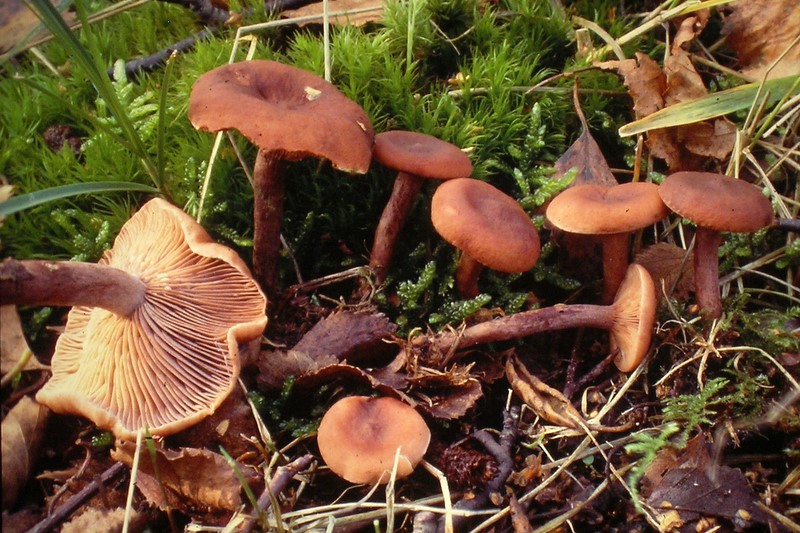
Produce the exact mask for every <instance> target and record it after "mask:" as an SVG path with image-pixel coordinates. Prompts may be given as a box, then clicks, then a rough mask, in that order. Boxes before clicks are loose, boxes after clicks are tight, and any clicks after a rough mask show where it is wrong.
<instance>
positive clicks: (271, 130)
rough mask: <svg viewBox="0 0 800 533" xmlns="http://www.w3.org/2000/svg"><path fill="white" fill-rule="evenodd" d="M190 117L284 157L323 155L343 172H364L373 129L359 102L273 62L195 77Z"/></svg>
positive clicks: (207, 127)
mask: <svg viewBox="0 0 800 533" xmlns="http://www.w3.org/2000/svg"><path fill="white" fill-rule="evenodd" d="M189 120H190V121H191V122H192V125H193V126H194V127H195V128H197V129H200V130H205V131H211V132H218V131H222V130H227V129H236V130H238V131H239V132H241V133H242V135H244V136H245V137H247V138H248V139H250V141H252V142H253V143H254V144H255V145H256V146H258V147H259V148H261V149H262V150H265V151H267V152H277V153H280V154H281V157H282V158H284V159H288V160H299V159H303V158H306V157H319V158H324V159H327V160H329V161H330V162H331V164H332V165H333V166H334V167H336V168H338V169H340V170H343V171H346V172H357V173H361V174H363V173H365V172H366V171H367V170H368V169H369V163H370V159H371V157H372V142H373V137H374V131H373V130H372V125H371V124H370V121H369V119H368V118H367V115H366V113H364V110H363V109H362V108H361V107H360V106H359V105H358V104H356V103H355V102H353V101H352V100H350V99H349V98H347V97H346V96H345V95H343V94H342V93H341V92H340V91H339V90H338V89H337V88H336V87H334V86H333V85H331V84H330V83H328V82H327V81H325V80H324V79H322V78H320V77H319V76H317V75H315V74H312V73H311V72H307V71H305V70H302V69H299V68H296V67H291V66H288V65H284V64H282V63H278V62H275V61H266V60H254V61H246V62H242V63H233V64H230V65H222V66H220V67H217V68H215V69H213V70H210V71H208V72H206V73H205V74H203V75H202V76H200V77H199V78H198V79H197V81H196V82H195V83H194V85H193V86H192V91H191V94H190V96H189Z"/></svg>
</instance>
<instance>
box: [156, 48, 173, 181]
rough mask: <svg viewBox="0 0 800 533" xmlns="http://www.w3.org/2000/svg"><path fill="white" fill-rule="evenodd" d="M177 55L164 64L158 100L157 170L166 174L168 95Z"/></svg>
mask: <svg viewBox="0 0 800 533" xmlns="http://www.w3.org/2000/svg"><path fill="white" fill-rule="evenodd" d="M174 58H175V55H174V54H173V55H170V56H169V57H168V58H167V62H166V65H165V66H164V79H163V81H162V82H161V94H160V95H159V102H158V126H157V127H156V172H158V175H159V176H164V168H165V156H166V131H167V96H168V95H169V86H170V83H171V82H172V71H173V69H174V66H175V61H174Z"/></svg>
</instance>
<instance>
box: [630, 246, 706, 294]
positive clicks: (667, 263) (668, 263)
mask: <svg viewBox="0 0 800 533" xmlns="http://www.w3.org/2000/svg"><path fill="white" fill-rule="evenodd" d="M634 262H635V263H638V264H640V265H642V266H643V267H644V268H645V269H647V272H649V273H650V277H652V278H653V281H654V282H655V284H656V287H657V292H658V295H659V297H661V296H663V294H664V292H666V293H667V294H670V295H672V296H674V297H676V298H678V299H685V298H687V297H688V295H689V293H690V292H691V291H693V290H694V265H693V262H692V257H691V255H688V256H687V253H686V250H684V249H683V248H681V247H680V246H676V245H674V244H671V243H668V242H659V243H656V244H654V245H652V246H648V247H647V248H643V249H642V250H641V251H640V252H639V253H637V254H636V257H635V258H634Z"/></svg>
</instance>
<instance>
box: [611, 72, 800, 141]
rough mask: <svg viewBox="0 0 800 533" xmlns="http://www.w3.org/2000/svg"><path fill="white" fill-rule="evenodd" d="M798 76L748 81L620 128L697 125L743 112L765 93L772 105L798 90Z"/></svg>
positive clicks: (623, 131)
mask: <svg viewBox="0 0 800 533" xmlns="http://www.w3.org/2000/svg"><path fill="white" fill-rule="evenodd" d="M798 82H800V77H798V76H786V77H785V78H776V79H774V80H768V81H766V82H764V84H763V86H762V84H761V83H748V84H746V85H740V86H739V87H734V88H733V89H727V90H724V91H719V92H716V93H712V94H709V95H708V96H704V97H703V98H698V99H697V100H691V101H689V102H681V103H679V104H675V105H671V106H669V107H665V108H664V109H660V110H658V111H656V112H655V113H653V114H652V115H647V116H646V117H644V118H641V119H639V120H636V121H634V122H630V123H628V124H625V125H624V126H622V127H621V128H620V129H619V134H620V135H621V136H622V137H629V136H631V135H637V134H639V133H644V132H646V131H649V130H655V129H659V128H671V127H674V126H683V125H685V124H694V123H695V122H700V121H703V120H707V119H710V118H714V117H719V116H722V115H726V114H728V113H733V112H735V111H742V110H744V109H748V108H749V107H750V106H752V105H753V102H754V100H755V98H756V96H757V95H758V94H759V92H760V93H761V94H764V95H766V99H767V104H772V103H774V102H777V101H778V100H780V99H781V98H783V97H784V96H785V95H787V94H790V93H791V94H794V93H796V92H797V91H798V90H799V87H798Z"/></svg>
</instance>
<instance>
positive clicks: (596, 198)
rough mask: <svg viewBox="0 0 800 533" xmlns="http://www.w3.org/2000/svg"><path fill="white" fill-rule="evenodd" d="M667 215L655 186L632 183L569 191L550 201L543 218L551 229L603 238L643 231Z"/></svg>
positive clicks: (578, 187) (585, 186)
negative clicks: (610, 235)
mask: <svg viewBox="0 0 800 533" xmlns="http://www.w3.org/2000/svg"><path fill="white" fill-rule="evenodd" d="M668 213H669V211H668V210H667V207H666V206H665V205H664V202H663V201H662V200H661V197H660V196H659V195H658V185H655V184H653V183H647V182H635V183H623V184H620V185H615V186H612V187H603V186H601V185H593V184H587V185H576V186H574V187H570V188H568V189H565V190H564V191H562V192H561V193H559V194H558V195H557V196H556V197H555V198H553V200H552V201H551V202H550V204H549V205H548V206H547V211H546V217H547V220H548V221H549V222H550V223H551V224H552V225H553V226H555V227H557V228H558V229H561V230H564V231H568V232H570V233H580V234H584V235H607V234H613V233H628V232H629V231H634V230H637V229H640V228H644V227H646V226H649V225H650V224H654V223H656V222H658V221H659V220H661V219H662V218H664V217H666V216H667V214H668Z"/></svg>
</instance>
